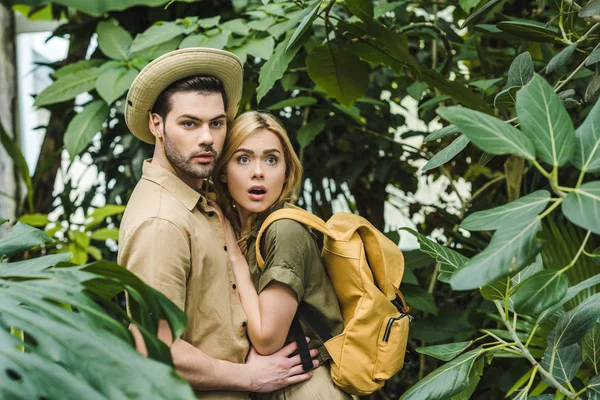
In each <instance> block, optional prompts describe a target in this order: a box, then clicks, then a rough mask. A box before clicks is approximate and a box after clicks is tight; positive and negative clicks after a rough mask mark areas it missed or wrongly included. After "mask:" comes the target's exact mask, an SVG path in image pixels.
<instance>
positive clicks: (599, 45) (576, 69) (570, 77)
mask: <svg viewBox="0 0 600 400" xmlns="http://www.w3.org/2000/svg"><path fill="white" fill-rule="evenodd" d="M597 25H598V24H596V25H594V26H593V27H591V28H590V30H592V29H595V27H596V26H597ZM584 36H585V35H584ZM598 47H600V42H598V44H597V45H596V47H594V49H593V50H592V51H591V52H590V54H588V56H587V57H586V58H585V60H583V61H582V62H581V64H579V66H578V67H577V68H575V70H573V72H572V73H571V75H569V76H568V77H567V79H565V80H564V81H562V83H561V84H560V85H558V87H557V88H556V89H554V93H557V92H558V91H559V90H560V89H562V87H563V86H565V85H566V84H567V82H569V81H570V80H571V79H573V77H574V76H575V74H576V73H577V72H579V70H580V69H581V68H583V66H584V65H585V63H586V62H587V60H588V58H590V56H591V55H592V53H593V52H594V50H596V49H597V48H598Z"/></svg>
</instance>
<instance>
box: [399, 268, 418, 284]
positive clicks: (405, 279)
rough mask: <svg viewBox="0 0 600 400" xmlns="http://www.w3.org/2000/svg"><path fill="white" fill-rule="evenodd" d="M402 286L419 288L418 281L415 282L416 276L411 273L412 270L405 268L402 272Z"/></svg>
mask: <svg viewBox="0 0 600 400" xmlns="http://www.w3.org/2000/svg"><path fill="white" fill-rule="evenodd" d="M402 284H403V285H415V286H419V281H418V280H417V276H416V275H415V273H414V272H413V271H412V269H408V268H406V269H405V270H404V274H403V275H402Z"/></svg>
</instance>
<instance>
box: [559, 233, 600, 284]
mask: <svg viewBox="0 0 600 400" xmlns="http://www.w3.org/2000/svg"><path fill="white" fill-rule="evenodd" d="M591 234H592V231H588V232H587V234H586V235H585V237H584V238H583V242H582V243H581V246H580V247H579V250H578V251H577V254H575V257H573V259H572V260H571V262H570V263H569V264H567V265H566V266H565V267H564V268H563V269H561V270H560V271H558V273H559V274H562V273H564V272H566V271H568V270H569V269H571V268H572V267H573V266H574V265H575V263H576V262H577V260H578V259H579V256H581V253H583V252H584V251H585V245H586V244H587V241H588V239H589V238H590V235H591Z"/></svg>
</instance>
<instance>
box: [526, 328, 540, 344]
mask: <svg viewBox="0 0 600 400" xmlns="http://www.w3.org/2000/svg"><path fill="white" fill-rule="evenodd" d="M538 327H539V325H535V326H534V327H533V329H532V330H531V333H530V334H529V337H528V338H527V342H525V347H529V344H530V343H531V340H532V339H533V337H534V336H535V332H536V331H537V329H538Z"/></svg>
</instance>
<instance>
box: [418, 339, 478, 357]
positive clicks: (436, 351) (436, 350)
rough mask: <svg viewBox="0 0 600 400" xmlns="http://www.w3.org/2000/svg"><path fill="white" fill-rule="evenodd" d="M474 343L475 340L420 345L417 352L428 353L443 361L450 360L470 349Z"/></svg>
mask: <svg viewBox="0 0 600 400" xmlns="http://www.w3.org/2000/svg"><path fill="white" fill-rule="evenodd" d="M472 343H473V341H469V342H458V343H447V344H440V345H437V346H427V347H419V348H417V353H421V354H426V355H428V356H431V357H435V358H437V359H438V360H442V361H450V360H452V359H453V358H455V357H456V356H458V355H459V354H460V353H462V352H463V351H465V350H466V349H468V348H469V346H470V345H471V344H472Z"/></svg>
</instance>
